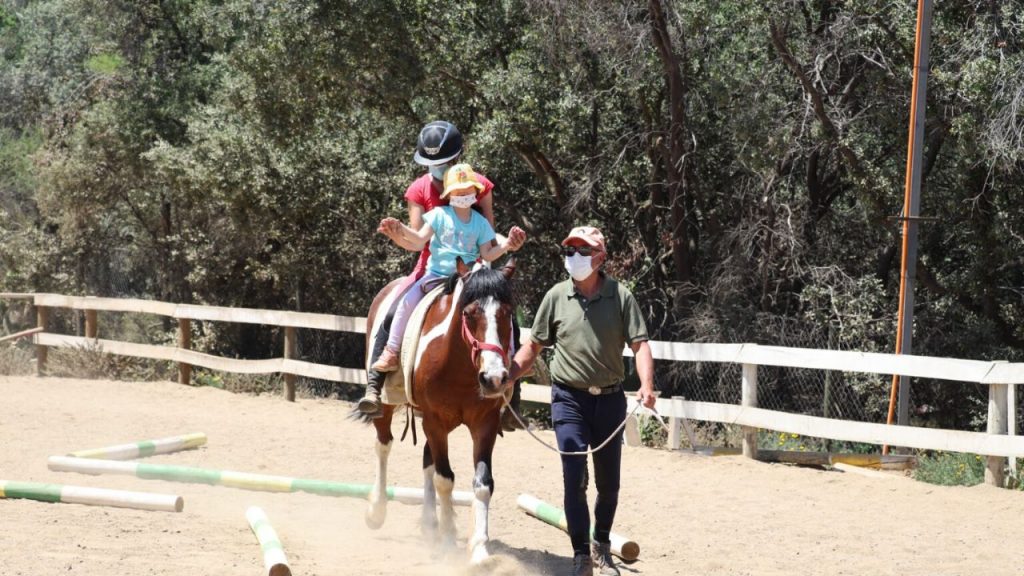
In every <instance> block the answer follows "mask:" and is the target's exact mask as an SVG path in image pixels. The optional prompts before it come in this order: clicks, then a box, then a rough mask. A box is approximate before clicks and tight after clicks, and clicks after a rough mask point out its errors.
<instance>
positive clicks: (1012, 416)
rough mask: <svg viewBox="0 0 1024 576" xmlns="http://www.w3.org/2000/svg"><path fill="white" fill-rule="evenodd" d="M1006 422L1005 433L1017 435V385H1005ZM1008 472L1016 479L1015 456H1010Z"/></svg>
mask: <svg viewBox="0 0 1024 576" xmlns="http://www.w3.org/2000/svg"><path fill="white" fill-rule="evenodd" d="M1006 424H1007V433H1008V434H1009V435H1010V436H1016V435H1017V385H1016V384H1010V385H1009V386H1007V387H1006ZM1010 474H1011V475H1012V476H1013V478H1014V480H1016V479H1017V457H1016V456H1012V457H1011V458H1010Z"/></svg>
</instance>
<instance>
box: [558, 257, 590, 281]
mask: <svg viewBox="0 0 1024 576" xmlns="http://www.w3.org/2000/svg"><path fill="white" fill-rule="evenodd" d="M591 258H593V256H584V255H582V254H573V255H572V256H566V257H565V271H566V272H568V273H569V275H570V276H572V279H573V280H575V281H577V282H582V281H584V280H586V279H587V277H588V276H590V273H591V272H593V271H594V267H593V265H592V264H591V262H590V259H591Z"/></svg>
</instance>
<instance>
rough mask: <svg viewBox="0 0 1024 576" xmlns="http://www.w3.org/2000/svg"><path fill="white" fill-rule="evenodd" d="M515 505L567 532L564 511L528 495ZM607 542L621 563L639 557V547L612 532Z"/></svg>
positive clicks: (521, 495)
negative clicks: (609, 542)
mask: <svg viewBox="0 0 1024 576" xmlns="http://www.w3.org/2000/svg"><path fill="white" fill-rule="evenodd" d="M516 504H518V505H519V507H520V508H522V509H523V510H525V511H526V513H527V514H529V515H530V516H533V517H534V518H537V519H538V520H541V521H543V522H545V523H546V524H550V525H551V526H554V527H555V528H560V529H561V530H562V531H564V532H568V531H569V528H568V524H566V521H565V511H563V510H562V509H561V508H557V507H555V506H552V505H551V504H548V503H547V502H545V501H543V500H541V499H540V498H537V497H536V496H532V495H530V494H520V495H519V497H518V498H516ZM590 533H591V536H593V533H594V529H593V527H591V529H590ZM608 539H609V540H611V552H612V554H615V555H616V556H618V557H619V558H621V559H622V561H623V562H625V563H627V564H632V563H633V562H636V559H637V558H639V557H640V545H639V544H637V543H636V542H633V541H632V540H629V539H627V538H626V537H624V536H620V535H618V534H616V533H614V532H612V533H611V534H609V538H608Z"/></svg>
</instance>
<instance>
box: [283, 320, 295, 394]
mask: <svg viewBox="0 0 1024 576" xmlns="http://www.w3.org/2000/svg"><path fill="white" fill-rule="evenodd" d="M295 350H296V346H295V327H294V326H285V327H284V357H285V358H286V359H289V360H291V359H294V358H295V356H296V354H295ZM284 399H285V400H287V401H289V402H295V375H294V374H285V375H284Z"/></svg>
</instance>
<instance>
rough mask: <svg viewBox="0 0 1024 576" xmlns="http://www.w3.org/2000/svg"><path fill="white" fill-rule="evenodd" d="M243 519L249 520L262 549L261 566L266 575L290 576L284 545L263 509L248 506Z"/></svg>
mask: <svg viewBox="0 0 1024 576" xmlns="http://www.w3.org/2000/svg"><path fill="white" fill-rule="evenodd" d="M245 519H246V520H248V521H249V528H251V529H252V533H253V535H254V536H256V541H257V542H259V543H260V549H261V550H263V566H264V567H266V569H267V576H291V574H292V570H291V568H289V567H288V557H287V556H285V554H284V546H282V545H281V539H280V538H278V537H277V532H276V531H275V530H274V527H273V526H271V525H270V520H268V519H267V515H266V513H264V512H263V509H261V508H259V507H257V506H250V507H249V509H248V510H246V511H245Z"/></svg>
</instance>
